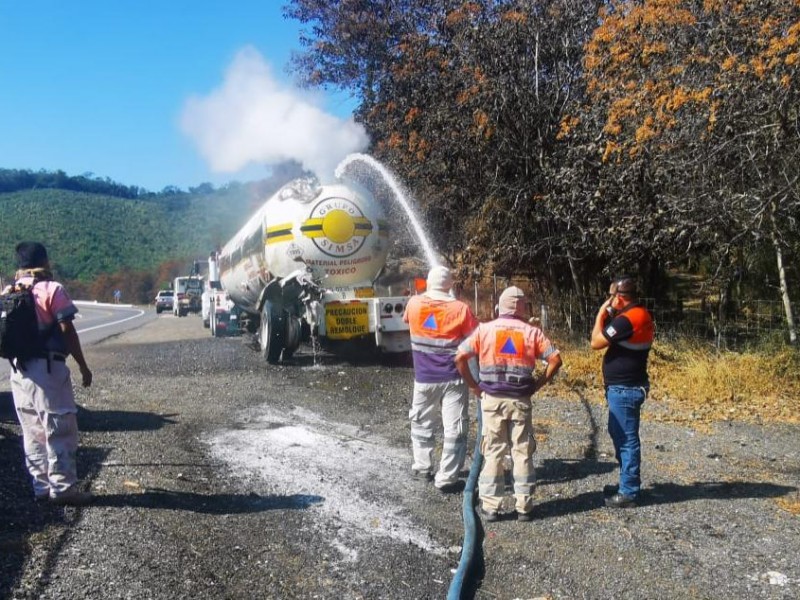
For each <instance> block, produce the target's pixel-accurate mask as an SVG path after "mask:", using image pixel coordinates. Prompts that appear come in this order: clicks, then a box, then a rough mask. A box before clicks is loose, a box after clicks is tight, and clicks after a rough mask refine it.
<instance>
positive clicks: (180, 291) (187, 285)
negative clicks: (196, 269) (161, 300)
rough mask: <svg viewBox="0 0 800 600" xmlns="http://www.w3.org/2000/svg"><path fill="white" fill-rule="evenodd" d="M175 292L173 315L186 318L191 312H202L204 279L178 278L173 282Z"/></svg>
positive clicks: (194, 277)
mask: <svg viewBox="0 0 800 600" xmlns="http://www.w3.org/2000/svg"><path fill="white" fill-rule="evenodd" d="M172 291H173V292H174V296H173V300H172V314H173V315H175V316H176V317H185V316H186V315H187V314H189V313H190V312H193V313H198V312H200V295H201V294H202V293H203V279H202V278H201V277H196V276H188V277H176V278H175V280H174V281H173V282H172Z"/></svg>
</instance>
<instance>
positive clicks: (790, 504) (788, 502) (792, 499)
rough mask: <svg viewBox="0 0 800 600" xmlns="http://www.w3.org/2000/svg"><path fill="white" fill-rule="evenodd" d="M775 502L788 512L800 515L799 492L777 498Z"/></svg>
mask: <svg viewBox="0 0 800 600" xmlns="http://www.w3.org/2000/svg"><path fill="white" fill-rule="evenodd" d="M775 503H776V504H777V505H778V506H780V507H781V508H782V509H783V510H785V511H786V512H789V513H791V514H793V515H799V516H800V495H798V493H797V492H794V493H793V494H789V495H787V496H784V497H782V498H776V499H775Z"/></svg>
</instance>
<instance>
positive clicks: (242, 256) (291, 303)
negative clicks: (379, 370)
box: [209, 179, 411, 362]
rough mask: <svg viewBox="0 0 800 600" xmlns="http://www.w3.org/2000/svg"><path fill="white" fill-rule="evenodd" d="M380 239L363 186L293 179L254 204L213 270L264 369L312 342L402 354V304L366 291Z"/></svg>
mask: <svg viewBox="0 0 800 600" xmlns="http://www.w3.org/2000/svg"><path fill="white" fill-rule="evenodd" d="M389 233H390V231H389V224H388V222H387V221H386V217H385V214H384V212H383V209H382V207H381V206H380V204H379V203H378V202H377V201H376V200H375V199H374V197H373V196H372V194H371V193H370V192H369V191H367V190H366V189H364V188H363V187H361V186H358V185H356V184H354V183H350V182H347V183H344V182H337V183H332V184H325V185H320V184H319V183H318V182H317V181H316V180H314V179H298V180H294V181H292V182H290V183H288V184H287V185H285V186H283V187H282V188H281V189H280V190H278V191H277V192H276V193H275V194H274V195H273V196H271V197H270V198H269V199H268V200H267V201H266V202H265V203H264V204H263V206H262V207H261V208H260V209H259V210H258V212H256V213H255V214H254V215H253V216H252V217H251V218H250V220H249V221H248V222H247V224H246V225H245V226H244V227H242V229H241V230H239V232H238V233H237V234H236V235H235V236H234V237H233V239H231V240H230V241H229V242H228V243H227V244H225V246H223V248H222V249H221V251H220V252H219V253H218V254H217V260H218V264H217V265H214V267H213V268H214V272H216V269H218V272H219V278H220V283H221V286H222V288H223V289H224V290H225V291H226V292H227V293H228V295H229V297H230V299H231V300H232V301H233V303H234V304H235V305H236V306H237V307H238V308H239V309H240V310H241V315H240V320H241V323H240V325H241V326H242V327H243V328H246V329H247V330H248V331H249V332H250V333H253V334H255V335H256V337H257V340H258V345H259V348H260V351H261V353H262V355H263V356H264V358H265V360H267V361H268V362H277V361H279V360H282V359H286V358H288V357H290V356H291V355H292V354H293V353H294V352H295V351H296V350H297V348H298V347H299V345H300V343H301V342H304V341H310V340H312V338H316V339H317V340H318V341H319V343H320V345H321V346H322V347H324V348H326V349H329V350H331V351H334V352H345V353H347V352H349V351H350V350H355V349H367V348H371V349H373V350H374V349H375V348H377V349H378V351H379V352H384V353H399V352H408V351H409V350H410V348H411V343H410V339H409V333H408V325H407V324H406V323H404V322H403V318H402V317H403V312H404V310H405V305H406V301H407V300H408V298H407V297H405V296H397V297H378V296H377V295H376V290H375V281H376V279H377V278H378V276H379V275H380V272H381V270H382V269H383V267H384V265H385V264H386V257H387V254H388V252H389ZM212 256H214V255H212ZM211 268H212V267H211V265H209V271H210V272H211Z"/></svg>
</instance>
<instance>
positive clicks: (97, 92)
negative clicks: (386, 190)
mask: <svg viewBox="0 0 800 600" xmlns="http://www.w3.org/2000/svg"><path fill="white" fill-rule="evenodd" d="M283 4H284V2H283V1H282V0H260V1H259V0H236V1H232V2H221V1H220V2H215V1H205V0H196V1H194V2H189V1H182V0H181V1H178V0H175V1H173V0H169V1H159V2H156V1H155V0H148V1H144V2H143V1H139V2H134V1H132V0H113V1H112V0H104V1H99V0H75V1H71V2H70V1H66V0H60V1H56V0H46V1H38V0H27V1H23V0H0V168H14V169H31V170H34V171H36V170H39V169H46V170H56V169H61V170H63V171H65V172H66V173H67V174H69V175H81V174H84V173H87V172H90V173H92V174H93V176H95V177H102V178H105V177H109V178H111V179H113V180H115V181H117V182H119V183H123V184H125V185H137V186H141V187H144V188H146V189H148V190H151V191H160V190H161V189H163V188H164V187H165V186H168V185H175V186H178V187H181V188H184V189H186V188H188V187H190V186H196V185H198V184H200V183H203V182H207V181H208V182H211V183H214V184H215V185H220V184H223V183H225V182H227V181H230V180H233V179H238V180H249V179H255V178H258V177H262V176H266V175H267V174H268V168H267V165H268V164H270V163H274V162H276V161H278V160H282V159H285V158H296V159H298V160H301V161H302V162H304V164H306V166H308V167H309V168H312V169H314V170H317V169H319V170H321V171H328V170H330V169H331V166H330V163H332V162H336V161H338V160H339V159H341V158H343V157H344V156H343V155H346V154H347V153H349V152H352V151H360V150H363V149H364V148H365V145H366V143H367V141H366V134H365V133H364V132H363V129H361V128H360V127H359V126H357V125H355V124H354V123H352V120H351V119H350V114H351V112H352V107H353V106H354V103H353V101H352V100H351V99H349V98H348V97H347V96H346V95H344V94H338V95H335V94H323V93H321V92H315V93H309V92H301V91H299V90H297V89H296V88H294V87H293V84H292V77H291V75H290V74H288V73H287V72H286V67H287V65H288V61H289V57H290V54H291V52H292V51H293V50H295V51H296V50H299V49H300V46H299V42H298V31H299V27H300V26H299V24H298V23H297V22H294V21H286V20H284V19H283V17H282V16H281V6H282V5H283ZM331 136H333V137H336V140H335V141H334V144H333V145H334V146H336V144H339V147H338V148H336V150H335V151H334V153H333V156H328V155H326V156H322V154H329V153H330V147H331V145H330V138H331ZM323 138H328V145H327V149H324V148H325V144H322V143H321V142H322V140H323Z"/></svg>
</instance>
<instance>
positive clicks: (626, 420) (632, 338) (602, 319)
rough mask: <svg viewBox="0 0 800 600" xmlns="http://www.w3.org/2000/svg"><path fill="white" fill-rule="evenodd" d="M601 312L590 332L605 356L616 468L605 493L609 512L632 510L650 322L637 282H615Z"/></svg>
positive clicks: (637, 475) (637, 481)
mask: <svg viewBox="0 0 800 600" xmlns="http://www.w3.org/2000/svg"><path fill="white" fill-rule="evenodd" d="M608 295H609V297H608V299H607V300H606V301H605V302H604V303H603V304H602V305H601V306H600V308H599V309H598V311H597V316H596V317H595V322H594V328H593V329H592V339H591V346H592V348H593V349H594V350H603V349H605V348H607V350H606V352H605V355H604V356H603V382H604V384H605V389H606V402H607V403H608V433H609V435H610V436H611V440H612V441H613V442H614V452H615V454H616V457H617V462H619V485H617V486H606V488H605V489H604V490H603V491H604V492H605V493H606V496H607V498H606V499H605V504H606V506H607V507H609V508H627V507H631V506H636V503H637V500H638V497H639V492H640V489H641V483H642V482H641V473H640V471H641V463H642V444H641V440H640V439H639V417H640V414H641V410H642V404H644V401H645V399H646V398H647V393H648V392H649V390H650V379H649V377H648V375H647V358H648V355H649V353H650V348H651V346H652V345H653V334H654V326H653V317H652V316H651V315H650V312H649V311H648V310H647V309H646V308H645V307H644V306H642V305H641V304H639V295H638V293H637V291H636V282H635V281H634V280H633V279H632V278H631V277H628V276H624V277H620V278H618V279H615V280H614V281H613V282H612V283H611V287H610V288H609V291H608Z"/></svg>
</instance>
